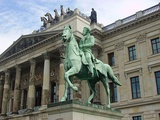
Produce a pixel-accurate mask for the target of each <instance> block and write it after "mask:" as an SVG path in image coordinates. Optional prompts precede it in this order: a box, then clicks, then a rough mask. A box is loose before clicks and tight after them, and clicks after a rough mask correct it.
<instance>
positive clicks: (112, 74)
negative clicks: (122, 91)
mask: <svg viewBox="0 0 160 120" xmlns="http://www.w3.org/2000/svg"><path fill="white" fill-rule="evenodd" d="M105 65H106V68H107V76H108V78H109V79H110V80H111V81H112V82H113V83H115V84H116V85H119V86H121V83H120V82H119V80H118V79H117V77H116V76H115V75H114V73H113V70H112V68H111V67H110V66H109V65H108V64H105Z"/></svg>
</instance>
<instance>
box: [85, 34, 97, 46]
mask: <svg viewBox="0 0 160 120" xmlns="http://www.w3.org/2000/svg"><path fill="white" fill-rule="evenodd" d="M94 41H95V40H94V37H93V36H90V39H89V40H88V42H87V43H86V44H85V45H83V46H84V47H92V46H94Z"/></svg>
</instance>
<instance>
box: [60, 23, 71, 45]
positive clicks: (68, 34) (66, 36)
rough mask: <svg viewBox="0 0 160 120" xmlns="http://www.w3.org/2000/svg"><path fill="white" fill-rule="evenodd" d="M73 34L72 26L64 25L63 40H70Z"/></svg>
mask: <svg viewBox="0 0 160 120" xmlns="http://www.w3.org/2000/svg"><path fill="white" fill-rule="evenodd" d="M71 36H72V30H71V26H70V25H69V26H67V25H66V26H64V29H63V34H62V40H63V42H69V41H70V38H71Z"/></svg>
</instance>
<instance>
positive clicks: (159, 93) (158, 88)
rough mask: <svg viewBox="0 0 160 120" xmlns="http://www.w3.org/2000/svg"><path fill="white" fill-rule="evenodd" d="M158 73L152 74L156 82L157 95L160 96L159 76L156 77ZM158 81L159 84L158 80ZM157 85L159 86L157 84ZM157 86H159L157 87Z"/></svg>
mask: <svg viewBox="0 0 160 120" xmlns="http://www.w3.org/2000/svg"><path fill="white" fill-rule="evenodd" d="M157 73H159V74H160V71H155V72H154V74H155V80H156V88H157V94H158V95H160V76H157V75H156V74H157ZM157 79H159V82H158V80H157ZM158 83H159V84H158ZM158 85H159V86H158Z"/></svg>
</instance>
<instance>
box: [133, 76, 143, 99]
mask: <svg viewBox="0 0 160 120" xmlns="http://www.w3.org/2000/svg"><path fill="white" fill-rule="evenodd" d="M133 80H135V82H133ZM137 80H138V81H137ZM130 83H131V92H132V99H138V98H141V88H140V81H139V76H134V77H131V78H130ZM133 87H134V88H133ZM134 89H135V90H134ZM134 91H135V93H134ZM138 91H139V92H138ZM134 95H136V96H134Z"/></svg>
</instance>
